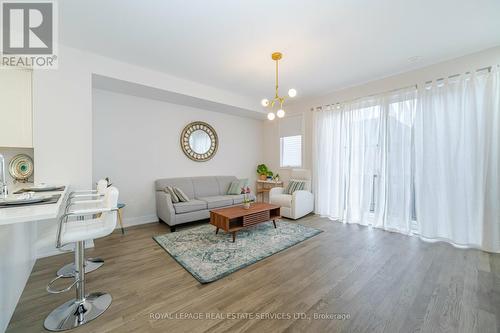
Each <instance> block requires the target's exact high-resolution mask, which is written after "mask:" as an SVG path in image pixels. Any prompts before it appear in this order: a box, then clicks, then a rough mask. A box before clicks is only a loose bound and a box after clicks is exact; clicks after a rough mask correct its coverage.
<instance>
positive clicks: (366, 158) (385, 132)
mask: <svg viewBox="0 0 500 333" xmlns="http://www.w3.org/2000/svg"><path fill="white" fill-rule="evenodd" d="M415 99H416V90H415V88H409V89H402V90H399V91H397V92H393V93H389V94H384V95H379V96H375V97H370V98H365V99H360V100H357V101H354V102H351V103H346V104H343V105H339V106H333V107H329V108H328V109H326V110H322V111H316V112H315V113H314V118H313V119H314V120H313V121H314V124H313V127H314V135H313V140H314V143H313V147H314V151H313V171H314V185H315V186H314V191H315V197H316V207H315V210H316V213H318V214H321V215H324V216H328V217H330V218H332V219H335V220H341V221H343V222H346V223H359V224H363V225H373V226H375V227H378V228H383V229H386V230H392V231H398V232H402V233H410V224H411V209H412V196H411V193H412V125H413V119H414V115H415Z"/></svg>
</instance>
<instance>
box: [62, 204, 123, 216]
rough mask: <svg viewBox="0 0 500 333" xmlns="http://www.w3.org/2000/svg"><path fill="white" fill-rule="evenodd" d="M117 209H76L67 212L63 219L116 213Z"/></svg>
mask: <svg viewBox="0 0 500 333" xmlns="http://www.w3.org/2000/svg"><path fill="white" fill-rule="evenodd" d="M116 210H118V208H108V207H102V208H97V207H96V208H88V209H76V210H73V211H71V212H68V213H66V214H64V215H63V218H65V217H79V216H87V215H95V214H99V213H107V212H112V211H116Z"/></svg>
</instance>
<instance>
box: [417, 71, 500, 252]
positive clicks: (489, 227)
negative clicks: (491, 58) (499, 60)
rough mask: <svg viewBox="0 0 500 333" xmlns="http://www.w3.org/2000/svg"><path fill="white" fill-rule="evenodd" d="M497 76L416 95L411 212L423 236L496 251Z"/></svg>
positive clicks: (474, 77) (499, 228) (499, 209)
mask: <svg viewBox="0 0 500 333" xmlns="http://www.w3.org/2000/svg"><path fill="white" fill-rule="evenodd" d="M499 132H500V74H499V71H498V68H493V70H492V71H491V73H486V74H484V73H483V74H480V73H475V74H471V75H462V76H460V77H457V78H454V79H448V80H445V81H441V82H438V83H436V82H434V83H432V85H429V86H427V87H425V88H423V89H421V91H419V107H418V112H417V116H416V119H415V186H416V196H417V200H416V213H417V221H418V229H419V234H420V235H421V237H423V238H426V239H433V240H445V241H448V242H451V243H453V244H455V245H458V246H467V247H477V248H480V249H483V250H486V251H491V252H500V197H499V188H500V178H499V175H500V164H499V159H500V157H499V152H500V137H499Z"/></svg>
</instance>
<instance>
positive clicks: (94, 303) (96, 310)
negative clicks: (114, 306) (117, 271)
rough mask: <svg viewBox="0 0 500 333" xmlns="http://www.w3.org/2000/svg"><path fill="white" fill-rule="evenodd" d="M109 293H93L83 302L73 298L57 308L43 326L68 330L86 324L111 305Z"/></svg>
mask: <svg viewBox="0 0 500 333" xmlns="http://www.w3.org/2000/svg"><path fill="white" fill-rule="evenodd" d="M111 301H112V298H111V295H110V294H108V293H101V292H97V293H91V294H89V295H87V296H86V297H85V299H84V300H83V302H77V300H76V299H72V300H70V301H68V302H66V303H64V304H62V305H60V306H59V307H57V308H56V309H54V310H53V311H52V312H51V313H50V314H49V315H48V316H47V318H45V322H44V323H43V326H44V327H45V328H46V329H47V330H49V331H66V330H70V329H72V328H76V327H79V326H82V325H85V324H86V323H88V322H89V321H91V320H93V319H95V318H97V317H99V316H100V315H101V314H103V313H104V311H106V309H107V308H108V307H109V306H110V305H111Z"/></svg>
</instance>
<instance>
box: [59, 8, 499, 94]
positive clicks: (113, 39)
mask: <svg viewBox="0 0 500 333" xmlns="http://www.w3.org/2000/svg"><path fill="white" fill-rule="evenodd" d="M59 8H60V27H59V33H60V38H61V43H62V44H64V45H68V46H72V47H75V48H79V49H84V50H88V51H91V52H94V53H97V54H101V55H104V56H108V57H111V58H115V59H118V60H121V61H125V62H128V63H132V64H136V65H140V66H143V67H148V68H151V69H155V70H158V71H162V72H166V73H168V74H170V75H174V76H177V77H181V78H185V79H189V80H192V81H196V82H199V83H203V84H207V85H211V86H214V87H218V88H222V89H226V90H229V91H231V92H233V93H237V94H241V95H244V96H248V97H251V98H255V99H258V100H260V99H261V98H263V97H271V95H272V94H273V91H274V63H273V62H272V60H271V58H270V55H271V53H272V52H273V51H278V50H279V51H281V52H283V54H284V58H283V60H282V61H281V62H280V87H281V91H282V93H283V94H285V93H286V91H287V90H288V88H291V87H294V88H296V89H297V90H298V92H299V95H298V96H297V99H299V100H300V99H305V98H312V97H315V96H320V95H324V94H326V93H329V92H331V91H334V90H337V89H340V88H344V87H347V86H352V85H355V84H359V83H364V82H367V81H370V80H373V79H377V78H381V77H386V76H389V75H392V74H396V73H400V72H403V71H408V70H412V69H415V68H418V67H423V66H426V65H429V64H432V63H436V62H440V61H443V60H447V59H450V58H455V57H458V56H461V55H465V54H469V53H473V52H476V51H479V50H483V49H487V48H490V47H494V46H497V45H500V19H499V16H498V13H500V1H499V0H474V1H470V0H418V1H409V0H407V1H401V0H378V1H375V0H343V1H341V0H337V1H335V0H314V1H313V0H301V1H298V0H273V1H270V0H267V1H265V0H253V1H250V0H248V1H247V0H238V1H236V0H211V1H207V0H168V1H165V0H142V1H123V0H85V1H84V0H64V1H60V2H59ZM415 56H418V57H420V60H419V61H416V62H411V61H409V60H408V59H409V58H411V57H415Z"/></svg>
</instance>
